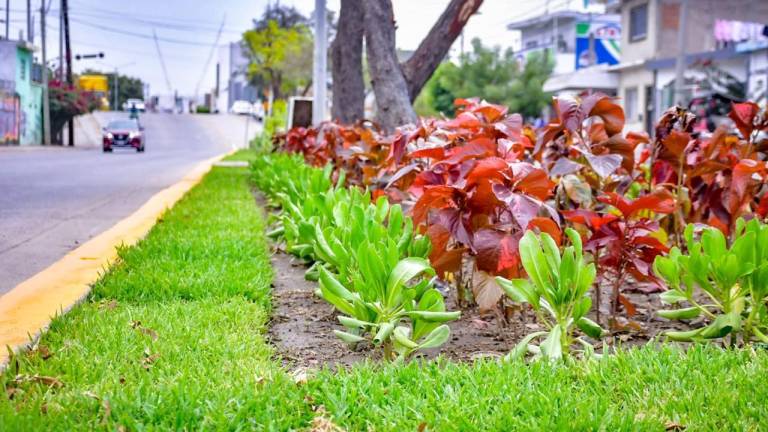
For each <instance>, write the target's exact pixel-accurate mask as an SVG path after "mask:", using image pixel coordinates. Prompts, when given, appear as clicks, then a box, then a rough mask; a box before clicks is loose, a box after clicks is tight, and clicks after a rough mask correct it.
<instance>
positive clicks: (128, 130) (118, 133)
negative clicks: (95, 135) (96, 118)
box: [102, 119, 144, 152]
mask: <svg viewBox="0 0 768 432" xmlns="http://www.w3.org/2000/svg"><path fill="white" fill-rule="evenodd" d="M102 132H103V133H102V143H103V150H104V152H111V151H112V149H114V148H120V147H122V148H134V149H136V151H137V152H143V151H144V128H143V127H142V126H141V125H140V124H139V122H138V120H135V119H125V120H112V121H111V122H109V124H107V126H106V127H105V128H103V129H102Z"/></svg>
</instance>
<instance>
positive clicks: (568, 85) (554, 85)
mask: <svg viewBox="0 0 768 432" xmlns="http://www.w3.org/2000/svg"><path fill="white" fill-rule="evenodd" d="M618 86H619V77H618V75H617V74H616V73H613V72H611V71H610V70H609V68H608V67H607V65H597V66H592V67H589V68H584V69H577V70H575V71H573V72H569V73H566V74H560V75H553V76H551V77H549V79H547V81H546V82H545V83H544V91H546V92H561V91H567V90H589V89H592V90H610V89H616V88H618Z"/></svg>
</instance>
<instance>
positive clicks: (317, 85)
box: [312, 0, 328, 125]
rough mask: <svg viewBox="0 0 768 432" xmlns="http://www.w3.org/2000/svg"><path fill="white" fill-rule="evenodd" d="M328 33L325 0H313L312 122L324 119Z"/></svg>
mask: <svg viewBox="0 0 768 432" xmlns="http://www.w3.org/2000/svg"><path fill="white" fill-rule="evenodd" d="M327 61H328V33H327V29H326V11H325V0H315V57H314V62H313V67H312V69H313V70H312V87H313V96H314V100H313V102H312V123H313V124H315V125H317V124H319V123H320V122H322V121H323V120H325V109H326V105H327V103H326V86H327V83H328V75H327V65H326V63H327Z"/></svg>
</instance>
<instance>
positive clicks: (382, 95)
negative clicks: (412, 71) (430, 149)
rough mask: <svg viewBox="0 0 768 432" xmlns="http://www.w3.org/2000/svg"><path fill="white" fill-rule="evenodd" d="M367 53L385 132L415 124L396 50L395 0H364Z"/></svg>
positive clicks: (377, 117)
mask: <svg viewBox="0 0 768 432" xmlns="http://www.w3.org/2000/svg"><path fill="white" fill-rule="evenodd" d="M363 5H364V6H365V21H364V22H365V40H366V44H365V50H366V55H367V58H368V67H369V69H370V73H371V84H372V85H373V92H374V93H375V94H376V119H377V121H378V122H379V124H380V125H381V127H382V128H383V129H384V130H385V131H389V132H391V131H392V130H394V129H395V127H397V126H399V125H403V124H407V123H415V122H416V120H417V118H416V113H415V112H414V111H413V107H412V106H411V99H410V97H409V95H408V84H407V83H406V81H405V77H404V76H403V71H402V69H400V63H398V61H397V52H396V51H395V21H394V14H393V12H392V1H391V0H363Z"/></svg>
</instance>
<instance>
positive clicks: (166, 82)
mask: <svg viewBox="0 0 768 432" xmlns="http://www.w3.org/2000/svg"><path fill="white" fill-rule="evenodd" d="M152 36H154V38H155V48H157V56H158V57H159V58H160V66H161V67H162V68H163V76H164V77H165V85H167V86H168V91H169V92H171V93H173V86H172V85H171V80H170V78H168V69H166V68H165V60H163V52H162V51H160V42H158V41H157V32H156V31H155V29H152Z"/></svg>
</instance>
